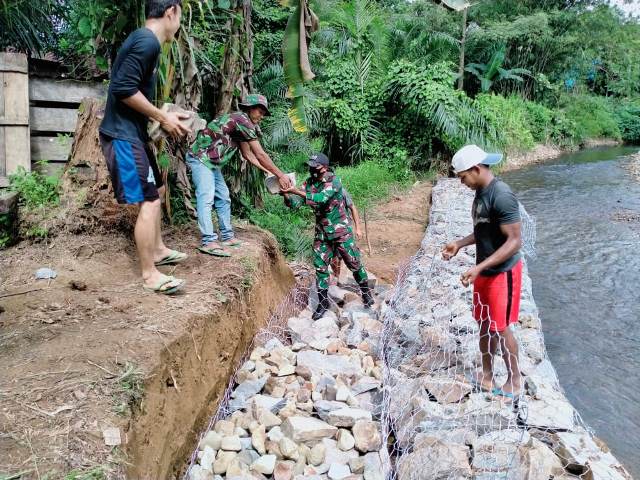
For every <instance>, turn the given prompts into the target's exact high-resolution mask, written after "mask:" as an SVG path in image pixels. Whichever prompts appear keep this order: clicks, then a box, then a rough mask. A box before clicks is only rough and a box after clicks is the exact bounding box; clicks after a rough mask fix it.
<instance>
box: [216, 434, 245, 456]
mask: <svg viewBox="0 0 640 480" xmlns="http://www.w3.org/2000/svg"><path fill="white" fill-rule="evenodd" d="M220 448H221V449H222V450H224V451H227V452H239V451H240V450H242V443H240V437H238V436H237V435H233V436H231V437H223V438H222V442H221V443H220Z"/></svg>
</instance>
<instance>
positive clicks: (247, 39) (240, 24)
mask: <svg viewBox="0 0 640 480" xmlns="http://www.w3.org/2000/svg"><path fill="white" fill-rule="evenodd" d="M237 2H238V3H237V4H236V8H234V10H233V11H234V13H235V15H233V16H232V17H231V19H230V20H229V38H228V40H227V43H226V45H225V48H224V58H223V60H222V66H221V68H220V74H221V77H222V84H221V86H220V91H219V94H218V99H217V101H216V113H217V114H220V113H227V112H229V111H231V110H232V109H234V108H235V107H236V106H237V105H236V100H237V93H239V94H240V97H243V96H244V95H246V94H247V93H249V92H251V90H252V89H253V33H252V31H251V0H237ZM238 18H240V19H242V20H241V21H238V20H237V19H238Z"/></svg>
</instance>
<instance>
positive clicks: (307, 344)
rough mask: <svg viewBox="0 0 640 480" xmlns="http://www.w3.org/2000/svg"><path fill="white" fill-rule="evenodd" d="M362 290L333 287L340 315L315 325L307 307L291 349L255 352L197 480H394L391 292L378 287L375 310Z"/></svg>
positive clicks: (207, 441) (192, 478)
mask: <svg viewBox="0 0 640 480" xmlns="http://www.w3.org/2000/svg"><path fill="white" fill-rule="evenodd" d="M352 287H353V285H347V286H346V287H345V288H346V289H341V288H338V287H335V286H334V287H331V290H330V295H331V297H332V299H333V300H334V308H333V309H332V311H329V312H327V314H326V315H325V316H324V317H323V318H321V319H320V320H318V321H315V322H314V321H313V320H311V313H310V312H311V309H307V310H305V311H304V312H302V313H301V314H300V315H299V316H297V317H293V318H290V319H289V320H288V322H287V334H288V335H287V339H283V340H285V341H281V340H280V339H278V338H276V337H273V338H271V339H270V340H269V341H267V342H266V343H265V344H264V345H262V346H258V347H256V348H254V349H253V351H252V352H251V354H250V355H249V358H248V359H247V360H246V361H245V362H244V364H243V365H242V366H241V368H240V369H239V370H238V372H237V374H236V384H235V386H234V388H233V391H232V392H231V394H230V399H229V401H228V402H227V404H226V405H225V406H224V412H225V415H223V419H221V420H218V421H217V422H216V423H215V424H214V426H213V430H211V431H209V432H207V433H206V435H205V436H204V437H203V438H202V440H201V442H200V445H199V451H198V454H197V463H196V464H194V465H192V466H191V468H190V469H189V472H188V478H189V480H214V479H215V480H220V479H238V480H240V479H247V480H248V479H251V480H254V479H266V478H268V479H271V478H272V479H275V480H292V479H296V480H298V479H310V480H312V479H318V480H319V479H330V480H343V479H352V480H357V479H363V480H384V478H385V476H384V468H383V459H385V458H386V457H385V455H386V450H383V441H382V430H381V426H380V418H381V414H382V412H381V404H382V390H381V389H382V361H381V360H380V358H379V356H378V353H379V345H380V337H381V335H382V323H381V322H380V321H379V320H378V317H379V314H380V305H382V304H384V301H383V300H384V298H385V297H386V296H388V295H390V292H388V290H389V288H388V287H387V286H382V285H381V286H378V287H377V288H376V289H375V291H376V292H377V296H378V307H376V308H375V310H367V309H364V308H363V306H362V303H361V301H360V300H359V299H358V298H359V297H358V296H357V295H356V294H355V293H354V292H353V291H349V290H348V288H352ZM352 290H353V288H352ZM312 302H313V299H312ZM338 305H340V306H338ZM311 306H313V305H311ZM381 450H383V451H382V452H381ZM381 453H382V456H381ZM385 463H387V464H388V462H385Z"/></svg>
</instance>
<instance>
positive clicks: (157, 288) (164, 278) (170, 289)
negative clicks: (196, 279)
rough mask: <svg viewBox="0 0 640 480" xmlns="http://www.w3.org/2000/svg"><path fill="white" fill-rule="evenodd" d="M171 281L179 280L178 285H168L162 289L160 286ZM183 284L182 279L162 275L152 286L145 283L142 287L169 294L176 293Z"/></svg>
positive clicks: (150, 290) (149, 290) (148, 290)
mask: <svg viewBox="0 0 640 480" xmlns="http://www.w3.org/2000/svg"><path fill="white" fill-rule="evenodd" d="M172 282H179V283H178V285H174V286H173V287H168V288H164V289H163V288H162V287H164V286H165V285H168V284H169V283H172ZM184 284H185V281H184V280H179V279H177V278H175V277H170V276H168V275H163V276H162V278H161V279H160V280H159V281H158V282H157V283H156V284H155V285H154V286H152V287H147V286H146V285H143V286H142V288H144V289H145V290H146V291H147V292H154V293H161V294H163V295H171V294H173V293H176V292H177V291H178V290H180V289H181V288H182V287H184Z"/></svg>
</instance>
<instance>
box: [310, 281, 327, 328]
mask: <svg viewBox="0 0 640 480" xmlns="http://www.w3.org/2000/svg"><path fill="white" fill-rule="evenodd" d="M327 310H329V290H328V289H326V288H319V289H318V306H317V307H316V311H315V312H313V316H312V317H311V318H313V319H314V320H319V319H320V318H322V316H323V315H324V314H325V313H326V312H327Z"/></svg>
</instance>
